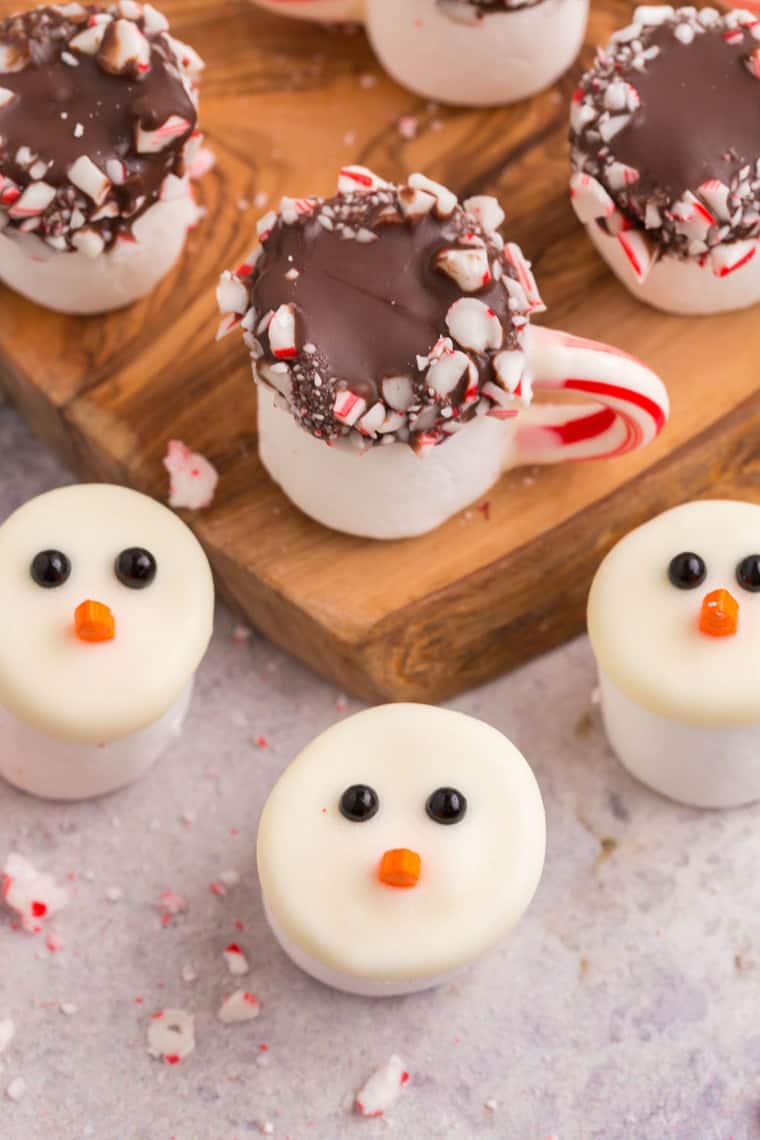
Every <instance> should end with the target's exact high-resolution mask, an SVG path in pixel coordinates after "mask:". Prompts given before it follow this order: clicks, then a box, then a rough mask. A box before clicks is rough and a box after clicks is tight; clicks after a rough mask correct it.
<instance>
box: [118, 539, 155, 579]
mask: <svg viewBox="0 0 760 1140" xmlns="http://www.w3.org/2000/svg"><path fill="white" fill-rule="evenodd" d="M157 569H158V567H157V566H156V560H155V558H154V557H153V555H152V554H151V552H150V551H149V550H143V548H142V547H141V546H130V547H129V549H128V550H122V552H121V554H120V555H119V557H118V558H117V559H116V562H115V564H114V571H115V573H116V577H117V578H118V579H119V581H120V582H121V584H122V585H123V586H127V587H128V588H129V589H130V590H144V589H145V587H146V586H149V585H150V584H151V582H152V581H153V579H154V578H155V576H156V570H157Z"/></svg>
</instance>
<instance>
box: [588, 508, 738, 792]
mask: <svg viewBox="0 0 760 1140" xmlns="http://www.w3.org/2000/svg"><path fill="white" fill-rule="evenodd" d="M588 622H589V634H590V637H591V642H592V645H593V648H594V653H595V654H596V658H597V662H598V665H599V678H600V686H601V696H602V711H603V713H604V720H605V725H606V728H607V734H608V736H609V739H610V743H611V744H612V747H613V749H614V750H615V752H616V753H617V755H618V757H619V759H620V760H621V761H622V763H623V764H624V765H625V767H626V768H628V769H629V771H630V772H632V773H633V775H634V776H637V777H638V779H640V780H642V781H643V782H644V783H645V784H649V786H650V787H652V788H655V789H656V790H657V791H658V792H661V793H662V794H663V795H666V796H670V797H671V798H672V799H674V800H680V801H681V802H682V803H687V804H692V805H694V806H696V807H714V808H717V807H733V806H736V805H739V804H745V803H749V802H751V801H752V800H757V799H760V699H759V697H758V678H760V506H757V504H755V503H744V502H734V501H731V500H708V501H700V502H693V503H684V504H683V505H682V506H679V507H675V508H674V509H672V510H669V511H666V512H665V513H664V514H662V515H659V516H658V517H657V518H655V519H652V520H651V521H650V522H647V523H645V524H644V526H641V527H639V528H638V529H637V530H634V531H632V532H631V533H630V534H628V535H626V537H625V538H623V539H622V540H621V541H620V542H619V543H618V544H617V546H615V547H614V549H613V550H612V551H611V552H610V553H609V554H608V555H607V557H606V559H605V560H604V562H603V563H602V565H601V567H600V569H599V571H598V573H597V575H596V578H595V579H594V584H593V586H592V588H591V594H590V597H589V606H588Z"/></svg>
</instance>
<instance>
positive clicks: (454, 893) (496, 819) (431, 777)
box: [257, 704, 545, 996]
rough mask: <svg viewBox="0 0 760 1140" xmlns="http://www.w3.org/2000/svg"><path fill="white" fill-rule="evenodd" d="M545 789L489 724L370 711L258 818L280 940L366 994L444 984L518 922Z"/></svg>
mask: <svg viewBox="0 0 760 1140" xmlns="http://www.w3.org/2000/svg"><path fill="white" fill-rule="evenodd" d="M544 848H545V822H544V809H543V803H542V801H541V793H540V791H539V789H538V785H537V783H536V780H535V777H534V776H533V773H532V772H531V770H530V768H529V767H528V764H527V763H526V762H525V760H524V758H523V757H522V755H521V754H520V753H519V752H518V751H517V749H516V748H515V747H514V745H513V744H511V743H510V742H509V741H508V740H507V739H506V737H504V736H502V734H501V733H500V732H498V731H497V730H496V729H495V728H492V727H490V726H489V725H487V724H484V723H483V722H482V721H479V720H475V719H474V718H473V717H469V716H465V715H464V714H463V713H458V712H450V711H447V710H445V709H439V708H433V707H432V706H429V705H413V704H398V705H385V706H382V707H378V708H372V709H368V710H366V711H365V712H362V713H359V714H358V715H356V716H352V717H349V718H348V719H347V720H344V721H342V722H340V723H339V724H336V725H334V726H333V727H332V728H330V729H328V731H327V732H325V733H323V734H322V735H321V736H320V737H318V738H317V739H316V740H314V741H313V742H312V743H311V744H310V745H309V746H308V747H307V748H306V749H305V750H304V751H303V752H302V753H301V755H300V756H299V757H298V758H297V759H296V760H295V761H294V762H293V763H292V764H291V765H290V767H289V768H288V769H287V770H286V771H285V773H284V774H283V775H282V776H281V777H280V779H279V781H278V783H277V784H276V786H275V788H274V790H273V791H272V793H271V795H270V797H269V799H268V800H267V803H266V805H265V807H264V811H263V814H262V817H261V823H260V825H259V834H258V844H257V861H258V870H259V879H260V881H261V888H262V893H263V897H264V905H265V908H266V912H267V917H268V919H269V922H270V925H271V927H272V930H273V932H274V934H275V936H276V937H277V939H278V940H279V942H280V943H281V945H282V947H283V949H284V950H285V952H286V953H287V954H289V955H290V957H291V958H292V959H293V961H294V962H295V963H296V964H297V965H298V966H300V967H301V968H302V969H303V970H305V971H306V972H307V973H309V974H311V975H312V976H313V977H315V978H317V979H318V980H319V981H321V982H324V983H325V984H327V985H331V986H334V987H336V988H338V989H343V990H347V991H348V992H350V993H357V994H364V995H367V996H390V995H393V994H402V993H411V992H414V991H416V990H421V989H426V988H428V987H429V986H434V985H439V984H440V983H441V982H443V981H445V980H446V979H447V978H448V977H449V976H450V975H452V974H453V973H456V972H457V971H458V970H460V969H462V968H463V967H465V966H467V965H469V964H470V963H471V962H473V961H474V960H475V959H476V958H478V957H479V956H480V955H481V954H484V953H485V952H486V951H487V950H490V949H491V948H492V947H493V946H494V945H495V944H496V943H497V942H498V941H499V939H500V938H502V937H503V935H504V934H506V933H507V931H509V930H510V929H511V928H512V927H513V926H514V925H515V924H516V923H517V922H518V921H519V920H520V918H521V917H522V915H523V913H524V912H525V910H526V909H527V907H528V905H529V903H530V901H531V899H532V898H533V895H534V893H535V890H536V888H537V886H538V882H539V879H540V877H541V872H542V869H543V863H544Z"/></svg>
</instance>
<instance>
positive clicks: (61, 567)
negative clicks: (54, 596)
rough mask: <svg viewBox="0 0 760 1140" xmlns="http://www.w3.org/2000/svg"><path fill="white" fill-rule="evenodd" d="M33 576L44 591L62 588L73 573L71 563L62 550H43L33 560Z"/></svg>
mask: <svg viewBox="0 0 760 1140" xmlns="http://www.w3.org/2000/svg"><path fill="white" fill-rule="evenodd" d="M30 569H31V574H32V578H33V579H34V581H35V582H36V583H37V585H38V586H42V588H43V590H54V589H55V588H56V586H62V585H63V583H64V582H65V581H66V580H67V579H68V577H69V574H70V573H71V563H70V562H69V560H68V558H67V557H66V555H65V554H62V553H61V551H60V550H41V551H40V553H39V554H35V556H34V558H33V559H32V565H31V568H30Z"/></svg>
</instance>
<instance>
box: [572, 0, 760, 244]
mask: <svg viewBox="0 0 760 1140" xmlns="http://www.w3.org/2000/svg"><path fill="white" fill-rule="evenodd" d="M758 76H760V26H759V25H758V23H757V20H756V18H755V17H754V16H752V15H751V14H750V13H748V12H742V11H734V12H729V13H727V14H726V15H724V16H721V15H720V14H719V13H718V12H717V11H716V10H715V9H713V8H704V9H702V10H701V11H699V12H698V11H697V10H696V9H694V8H682V9H676V10H675V11H674V10H673V9H672V8H668V7H660V8H638V9H636V12H635V13H634V22H633V24H631V25H630V27H628V28H624V29H623V30H622V31H620V32H618V33H616V35H614V36H613V37H612V41H611V43H610V45H609V47H608V48H607V49H606V50H605V51H600V52H599V55H598V57H597V61H596V64H595V66H594V67H593V68H592V70H591V71H589V72H587V73H586V75H584V77H583V79H582V80H581V84H580V87H579V88H578V90H577V91H576V94H575V97H574V101H573V106H572V111H571V132H570V137H571V143H572V161H573V167H574V170H575V171H576V175H575V176H574V181H573V184H572V185H573V193H574V201H575V205H576V209H577V210H578V212H579V214H581V215H583V214H584V213H585V214H586V216H585V217H584V216H582V220H584V221H588V220H590V219H589V216H588V215H589V213H591V215H592V216H594V217H596V218H598V219H599V220H600V221H601V224H602V225H604V226H605V227H606V228H607V229H608V230H609V231H610V232H612V233H619V232H620V229H621V227H622V228H623V229H625V228H626V227H628V226H630V225H631V224H633V225H634V226H636V227H640V228H642V229H644V230H645V231H646V235H647V237H648V239H649V240H650V241H651V242H653V243H655V245H656V246H657V247H658V249H657V252H659V253H664V252H667V253H670V254H675V255H678V256H681V257H699V256H702V255H705V254H706V253H707V252H708V251H709V250H710V249H712V248H713V247H715V246H716V245H719V244H721V243H725V242H735V241H740V240H743V239H746V238H750V237H754V236H755V235H756V234H757V233H758V231H759V229H760V224H759V223H760V162H758V159H759V158H760V81H759V79H758ZM582 175H587V176H588V177H587V178H585V179H584V178H582V177H580V176H582ZM592 198H595V200H596V205H597V207H598V209H597V210H596V211H594V209H593V203H592ZM576 199H577V200H576Z"/></svg>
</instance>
